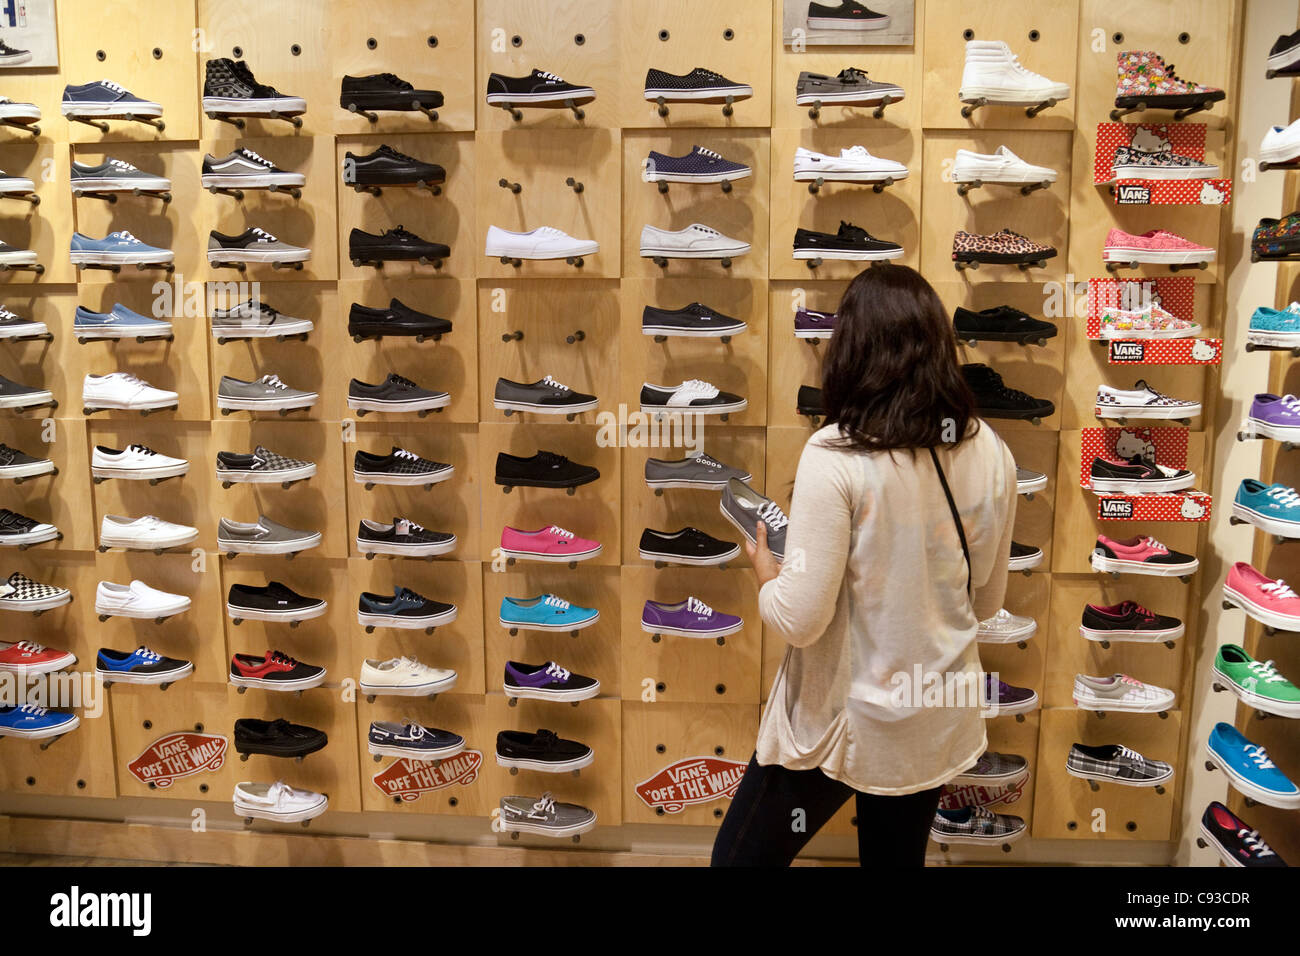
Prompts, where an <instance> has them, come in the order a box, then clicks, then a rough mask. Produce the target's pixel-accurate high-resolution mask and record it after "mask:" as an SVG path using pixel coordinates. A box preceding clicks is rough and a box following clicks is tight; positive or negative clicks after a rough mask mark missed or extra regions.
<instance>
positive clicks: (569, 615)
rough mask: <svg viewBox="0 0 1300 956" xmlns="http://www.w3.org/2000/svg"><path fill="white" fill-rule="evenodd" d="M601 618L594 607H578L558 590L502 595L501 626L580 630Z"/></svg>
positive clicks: (538, 629)
mask: <svg viewBox="0 0 1300 956" xmlns="http://www.w3.org/2000/svg"><path fill="white" fill-rule="evenodd" d="M598 620H600V612H599V611H597V610H596V609H595V608H592V607H578V606H577V605H576V604H570V603H569V602H568V601H566V600H564V599H563V598H558V597H556V596H555V595H554V594H543V595H541V596H539V597H535V598H512V597H504V598H502V599H501V626H502V627H508V628H510V629H511V633H514V631H515V630H516V629H518V630H522V631H577V630H581V629H582V628H584V627H591V625H593V624H595V623H596V622H597V621H598Z"/></svg>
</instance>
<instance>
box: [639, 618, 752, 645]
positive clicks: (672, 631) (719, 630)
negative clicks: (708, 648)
mask: <svg viewBox="0 0 1300 956" xmlns="http://www.w3.org/2000/svg"><path fill="white" fill-rule="evenodd" d="M744 629H745V622H744V621H741V622H740V623H739V624H734V625H731V626H730V627H715V628H711V629H709V630H707V631H690V630H686V629H685V628H680V627H657V626H655V625H654V624H647V623H646V622H645V621H642V622H641V630H643V631H645V633H647V634H663V635H664V636H665V637H685V638H701V639H704V640H709V639H710V638H715V637H726V636H727V635H728V634H738V633H739V632H741V631H743V630H744Z"/></svg>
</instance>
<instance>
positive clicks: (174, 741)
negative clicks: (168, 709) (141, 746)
mask: <svg viewBox="0 0 1300 956" xmlns="http://www.w3.org/2000/svg"><path fill="white" fill-rule="evenodd" d="M228 746H229V741H228V740H226V738H225V737H222V736H220V735H219V734H200V733H193V732H186V731H181V732H180V733H175V734H168V735H167V736H166V737H159V738H158V739H157V740H155V741H154V742H153V743H151V744H150V745H149V746H148V747H146V748H145V750H144V753H142V754H140V756H138V757H136V758H135V759H134V760H132V761H131V762H130V763H128V764H127V765H126V769H127V770H128V771H129V772H130V774H131V776H133V777H135V779H137V780H139V781H140V782H141V783H143V784H152V785H153V786H155V787H157V788H158V789H159V790H164V789H166V788H167V787H170V786H171V785H172V783H174V782H175V781H177V780H179V779H181V778H182V777H191V776H193V775H194V774H196V773H202V772H203V771H205V770H207V771H211V772H214V773H215V772H216V771H218V770H220V769H221V767H222V765H224V764H225V762H226V748H227V747H228Z"/></svg>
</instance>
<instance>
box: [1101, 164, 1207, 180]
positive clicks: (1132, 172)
mask: <svg viewBox="0 0 1300 956" xmlns="http://www.w3.org/2000/svg"><path fill="white" fill-rule="evenodd" d="M1111 175H1112V176H1113V177H1114V178H1115V179H1145V180H1149V181H1150V182H1186V181H1187V180H1189V179H1217V178H1218V176H1219V167H1218V166H1192V167H1188V166H1158V167H1152V166H1114V167H1112V168H1111Z"/></svg>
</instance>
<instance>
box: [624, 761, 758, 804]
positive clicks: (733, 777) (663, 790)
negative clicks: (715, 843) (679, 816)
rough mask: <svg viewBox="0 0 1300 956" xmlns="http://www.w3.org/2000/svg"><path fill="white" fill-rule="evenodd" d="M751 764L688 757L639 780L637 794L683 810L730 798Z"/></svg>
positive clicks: (643, 798) (642, 797)
mask: <svg viewBox="0 0 1300 956" xmlns="http://www.w3.org/2000/svg"><path fill="white" fill-rule="evenodd" d="M747 766H749V765H748V764H747V763H740V762H739V761H736V760H726V759H724V758H721V757H685V758H683V759H682V760H679V761H677V763H674V764H671V765H669V766H667V767H664V768H663V769H662V770H660V771H659V772H658V773H656V774H654V775H653V776H652V777H650V778H649V779H646V780H642V781H641V782H640V783H638V784H637V785H636V787H635V790H636V795H637V796H638V797H640V798H641V802H642V803H644V804H645V805H646V806H648V807H651V808H653V809H659V810H663V811H664V812H665V813H681V812H682V811H683V810H684V809H686V807H688V806H691V805H694V804H699V803H709V802H710V801H712V800H730V799H731V798H732V797H733V796H735V794H736V788H738V787H739V786H740V778H741V777H743V776H744V775H745V768H746V767H747Z"/></svg>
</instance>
